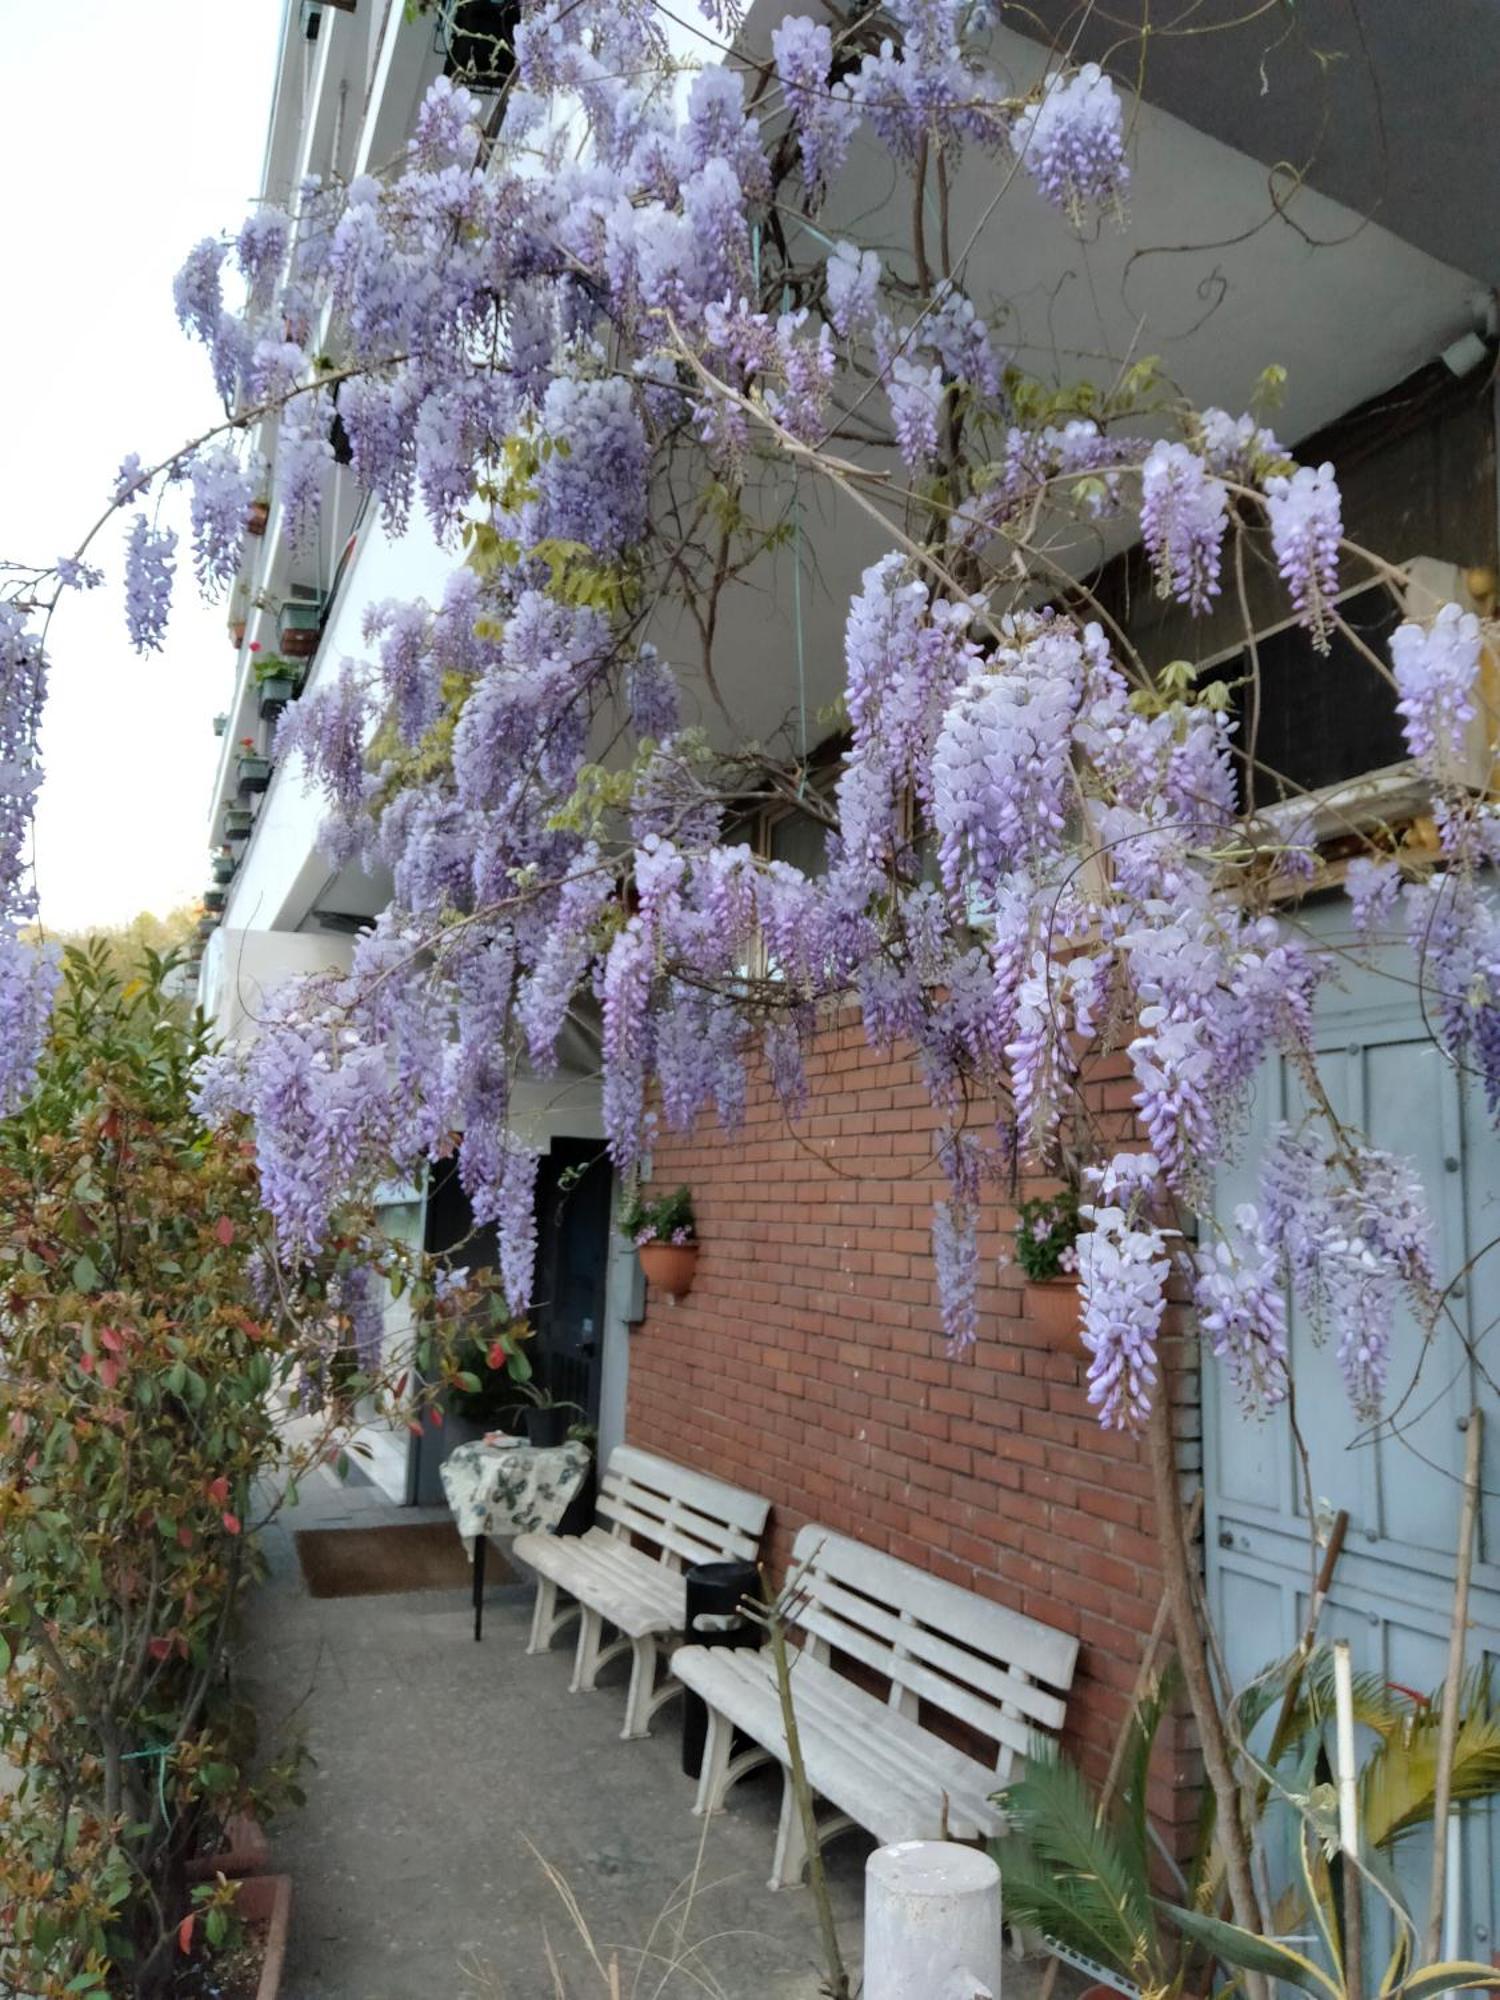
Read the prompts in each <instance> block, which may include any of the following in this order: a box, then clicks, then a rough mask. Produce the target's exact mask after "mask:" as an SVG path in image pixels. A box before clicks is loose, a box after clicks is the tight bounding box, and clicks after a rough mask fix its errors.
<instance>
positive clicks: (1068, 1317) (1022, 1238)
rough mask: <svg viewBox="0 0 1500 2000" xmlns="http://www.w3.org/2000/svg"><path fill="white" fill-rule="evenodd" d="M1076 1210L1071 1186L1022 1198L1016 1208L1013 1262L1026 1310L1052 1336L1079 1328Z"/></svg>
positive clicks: (1079, 1223)
mask: <svg viewBox="0 0 1500 2000" xmlns="http://www.w3.org/2000/svg"><path fill="white" fill-rule="evenodd" d="M1082 1227H1083V1222H1082V1218H1081V1217H1080V1215H1079V1213H1078V1190H1077V1188H1076V1187H1064V1188H1060V1189H1059V1190H1058V1192H1057V1193H1056V1194H1047V1195H1040V1196H1038V1197H1037V1198H1036V1199H1035V1200H1034V1201H1023V1202H1022V1203H1021V1205H1020V1207H1019V1208H1018V1209H1017V1210H1016V1262H1017V1263H1018V1264H1019V1265H1020V1267H1021V1271H1022V1275H1023V1276H1024V1277H1025V1280H1026V1316H1027V1318H1028V1319H1031V1320H1035V1322H1036V1323H1037V1325H1038V1326H1040V1327H1041V1328H1042V1329H1043V1330H1044V1332H1046V1333H1047V1334H1048V1335H1049V1336H1050V1337H1051V1338H1052V1339H1053V1340H1058V1341H1062V1340H1070V1339H1072V1337H1073V1336H1074V1335H1075V1334H1076V1333H1077V1332H1078V1317H1079V1305H1078V1248H1077V1245H1078V1233H1079V1231H1080V1229H1081V1228H1082Z"/></svg>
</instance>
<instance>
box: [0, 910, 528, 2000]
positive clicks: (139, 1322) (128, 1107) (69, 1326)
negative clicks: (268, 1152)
mask: <svg viewBox="0 0 1500 2000" xmlns="http://www.w3.org/2000/svg"><path fill="white" fill-rule="evenodd" d="M118 963H119V959H118V953H117V950H116V948H115V945H114V943H113V942H112V941H109V940H99V941H95V942H92V943H90V944H88V945H86V946H78V947H70V948H69V949H68V950H67V951H66V953H65V955H64V969H63V984H62V989H61V992H60V995H59V998H58V1003H57V1007H56V1010H55V1013H54V1017H53V1023H52V1030H51V1034H50V1039H49V1042H48V1045H47V1048H46V1051H45V1053H44V1056H43V1060H42V1063H41V1067H40V1071H39V1074H38V1078H37V1085H36V1089H35V1091H34V1093H33V1095H32V1097H31V1099H30V1101H29V1102H28V1104H27V1105H26V1106H25V1108H24V1109H23V1110H22V1111H20V1112H18V1113H17V1114H16V1115H15V1116H13V1117H11V1118H9V1119H6V1120H3V1121H0V1321H3V1325H4V1336H5V1337H4V1344H3V1348H0V1393H3V1403H4V1418H3V1421H0V1755H3V1757H4V1758H5V1760H6V1761H7V1762H8V1763H9V1764H10V1765H11V1766H12V1767H13V1769H14V1771H15V1773H16V1782H15V1784H14V1785H13V1786H12V1787H10V1788H9V1789H8V1790H7V1791H6V1792H5V1793H4V1795H3V1796H0V1989H3V1990H4V1991H5V1992H8V1993H17V1994H21V1993H24V1994H26V1995H27V1996H28V2000H62V1996H64V1995H77V1994H97V1995H109V1996H112V2000H159V1996H164V1995H166V1994H167V1993H169V1992H171V1991H173V1990H175V1982H176V1978H177V1973H178V1970H179V1968H180V1967H181V1966H182V1964H183V1961H184V1955H185V1953H186V1952H188V1951H189V1950H192V1951H197V1950H199V1949H201V1948H205V1947H206V1948H209V1949H213V1948H217V1947H218V1946H220V1945H222V1944H224V1943H226V1942H227V1941H229V1940H231V1938H232V1935H233V1919H232V1912H231V1907H230V1901H229V1898H228V1897H227V1896H222V1895H219V1894H217V1893H216V1892H208V1893H206V1894H200V1895H198V1896H197V1897H195V1895H194V1893H193V1891H192V1890H191V1889H190V1887H189V1885H188V1882H187V1864H188V1862H189V1861H190V1860H191V1859H192V1858H193V1857H194V1856H195V1855H198V1854H201V1853H204V1852H209V1851H212V1849H213V1847H214V1846H215V1845H216V1844H217V1841H218V1837H219V1834H220V1832H221V1830H222V1828H223V1825H224V1823H225V1822H226V1820H227V1819H228V1818H229V1817H230V1816H231V1815H234V1814H237V1813H244V1812H253V1813H254V1814H255V1815H256V1816H257V1817H258V1818H260V1819H261V1820H262V1821H263V1822H264V1820H265V1819H266V1818H267V1817H268V1816H269V1815H270V1813H271V1812H272V1811H273V1810H274V1809H275V1808H276V1807H278V1806H279V1805H281V1804H284V1803H285V1802H287V1801H289V1800H291V1801H295V1799H296V1798H297V1790H296V1760H295V1759H294V1758H284V1759H282V1760H281V1761H280V1762H270V1763H268V1762H267V1761H266V1759H265V1757H264V1755H263V1753H262V1752H261V1751H260V1749H259V1746H258V1745H257V1742H256V1733H255V1727H254V1719H253V1713H252V1711H251V1709H250V1707H249V1705H248V1704H247V1703H246V1702H245V1701H243V1700H242V1699H241V1698H240V1696H239V1694H238V1691H237V1689H236V1685H235V1680H234V1675H233V1672H232V1664H231V1658H230V1650H229V1649H230V1640H231V1637H232V1635H233V1632H234V1626H235V1620H236V1616H237V1613H238V1611H239V1608H240V1606H241V1604H242V1603H243V1601H244V1598H245V1595H246V1592H247V1591H248V1590H249V1589H250V1587H251V1586H252V1585H253V1584H254V1582H255V1581H256V1579H257V1577H258V1575H259V1574H260V1561H259V1557H258V1554H257V1549H256V1540H255V1532H254V1531H255V1529H256V1527H257V1525H259V1523H258V1521H257V1519H256V1518H255V1512H256V1510H257V1508H260V1509H263V1510H264V1509H268V1508H274V1506H275V1505H277V1504H279V1500H278V1498H277V1497H276V1496H278V1495H279V1494H280V1493H282V1492H284V1491H286V1490H287V1489H288V1487H289V1486H291V1485H292V1484H294V1482H295V1480H296V1478H297V1477H298V1476H299V1474H300V1473H301V1472H302V1471H303V1470H304V1469H306V1468H307V1467H308V1466H310V1465H311V1464H314V1463H319V1462H322V1461H323V1460H324V1459H326V1458H329V1457H331V1456H333V1455H334V1453H335V1452H336V1450H337V1448H338V1438H339V1428H338V1423H339V1412H338V1411H337V1409H336V1408H335V1407H334V1399H333V1397H332V1396H331V1394H330V1391H331V1390H332V1389H334V1388H335V1387H337V1386H342V1387H343V1388H344V1390H345V1391H346V1392H347V1393H348V1394H349V1395H351V1396H352V1395H354V1394H361V1395H366V1396H374V1397H376V1398H377V1400H378V1401H379V1402H380V1403H381V1406H382V1407H383V1408H384V1409H385V1410H386V1411H387V1412H388V1413H389V1414H392V1415H396V1414H402V1415H409V1416H410V1420H411V1421H416V1420H417V1414H418V1413H419V1411H420V1404H419V1403H418V1402H417V1401H416V1400H415V1399H406V1398H404V1395H403V1383H404V1374H403V1376H402V1377H398V1378H396V1379H395V1380H394V1381H393V1382H392V1381H387V1380H385V1379H384V1378H382V1376H381V1375H380V1372H379V1363H378V1359H367V1360H365V1361H363V1362H361V1361H360V1360H359V1359H358V1356H357V1350H356V1340H357V1334H356V1329H355V1327H354V1325H353V1323H352V1308H349V1307H348V1298H349V1296H350V1295H349V1292H348V1274H349V1272H350V1271H351V1270H352V1269H353V1268H355V1267H359V1268H361V1269H363V1270H366V1271H369V1272H371V1273H378V1274H379V1277H380V1281H381V1282H382V1283H384V1284H388V1287H389V1291H390V1293H391V1294H395V1293H397V1292H400V1293H403V1294H405V1295H406V1296H407V1297H408V1298H409V1301H410V1304H411V1307H412V1310H413V1320H414V1325H415V1327H416V1328H417V1329H418V1334H417V1339H416V1342H415V1352H416V1357H417V1367H418V1370H419V1371H420V1379H421V1380H422V1381H423V1382H424V1383H426V1384H430V1385H431V1386H430V1388H424V1389H423V1390H422V1392H421V1394H422V1396H423V1397H424V1398H425V1397H429V1396H433V1397H435V1396H436V1395H437V1394H438V1393H440V1391H441V1389H442V1388H444V1387H447V1386H448V1385H450V1384H454V1383H461V1382H462V1380H463V1373H464V1371H463V1370H462V1369H461V1368H460V1367H459V1365H458V1360H457V1353H456V1349H457V1343H458V1341H459V1340H460V1339H461V1338H462V1337H463V1335H464V1334H465V1333H466V1332H472V1330H473V1328H474V1327H475V1325H476V1324H480V1323H483V1322H482V1320H480V1319H478V1318H476V1316H477V1315H482V1316H483V1319H486V1320H487V1319H493V1320H495V1321H496V1322H498V1323H499V1324H501V1325H502V1326H508V1325H510V1324H511V1323H512V1320H513V1316H512V1315H510V1314H509V1312H508V1311H507V1310H506V1308H505V1306H504V1301H503V1298H501V1297H500V1295H499V1293H498V1290H496V1289H495V1288H494V1286H493V1284H490V1285H488V1286H486V1284H485V1283H483V1282H478V1281H476V1282H475V1283H474V1284H471V1285H457V1284H453V1283H449V1282H439V1279H438V1277H437V1276H435V1275H434V1273H433V1271H432V1269H431V1267H430V1260H428V1259H425V1258H423V1257H421V1255H420V1253H405V1252H400V1251H398V1250H397V1249H396V1248H395V1247H394V1246H385V1250H386V1251H388V1252H389V1255H388V1257H386V1259H385V1261H384V1262H383V1263H382V1262H381V1261H380V1260H381V1258H382V1255H383V1252H382V1249H381V1246H380V1244H379V1241H378V1239H377V1238H376V1237H375V1233H374V1228H373V1218H372V1216H371V1214H370V1212H369V1211H367V1210H354V1209H351V1210H348V1211H346V1212H345V1213H343V1214H342V1215H340V1216H339V1217H338V1218H337V1219H336V1221H337V1227H336V1228H335V1229H333V1230H332V1231H330V1235H329V1239H328V1241H327V1243H326V1246H325V1250H324V1252H323V1253H322V1254H321V1255H320V1257H319V1258H318V1259H317V1260H316V1261H309V1262H304V1263H302V1264H299V1265H297V1266H296V1267H294V1268H283V1267H282V1266H281V1265H280V1264H279V1263H278V1262H277V1259H276V1255H275V1244H274V1240H273V1238H272V1235H271V1230H270V1224H269V1219H268V1218H267V1216H266V1214H265V1211H264V1209H263V1208H262V1205H261V1200H260V1190H259V1185H258V1181H257V1176H256V1171H255V1165H254V1159H253V1154H252V1151H251V1148H250V1147H249V1145H248V1144H247V1142H246V1135H245V1133H244V1131H243V1129H238V1128H230V1129H228V1130H226V1131H224V1132H214V1131H210V1130H209V1129H208V1128H206V1127H205V1126H204V1125H203V1123H202V1122H201V1120H200V1119H199V1117H198V1116H197V1114H196V1112H195V1110H194V1105H193V1076H194V1071H195V1068H196V1065H197V1063H198V1061H199V1059H200V1057H201V1056H202V1055H203V1054H204V1053H205V1030H204V1026H203V1023H202V1021H201V1019H199V1020H196V1021H193V1020H189V1019H187V1018H186V1017H185V1014H184V1011H183V1010H182V1009H181V1008H180V1007H179V1006H174V1004H173V1003H172V1002H171V1000H170V999H169V998H168V996H167V992H166V990H165V982H166V981H167V980H168V978H169V975H170V974H171V973H172V972H173V970H174V969H175V967H176V965H177V963H178V960H177V958H176V957H175V956H174V955H173V954H171V953H167V954H159V953H156V952H152V951H149V950H147V951H144V952H142V953H141V954H140V955H139V957H138V960H137V965H138V968H139V969H138V970H132V971H130V972H128V973H125V974H122V972H121V971H120V970H118V969H117V968H118ZM364 1296H366V1297H367V1298H368V1297H372V1296H374V1294H372V1293H371V1292H370V1291H368V1290H367V1291H366V1293H365V1294H364ZM341 1300H343V1301H344V1304H343V1305H341V1304H340V1301H341ZM376 1303H377V1305H378V1303H379V1301H378V1298H377V1300H376ZM381 1310H382V1311H383V1308H381ZM367 1324H368V1323H367ZM502 1345H503V1340H502ZM413 1379H414V1380H415V1379H418V1377H417V1376H415V1375H414V1376H413ZM278 1397H281V1398H285V1399H286V1400H288V1401H290V1402H291V1403H292V1404H293V1405H294V1406H298V1407H300V1408H302V1409H304V1410H306V1409H308V1408H313V1409H316V1408H318V1407H319V1405H321V1406H322V1408H323V1409H324V1411H325V1413H326V1415H325V1420H324V1423H323V1426H322V1427H321V1428H316V1429H315V1430H314V1433H313V1435H312V1436H311V1437H310V1438H308V1439H307V1441H306V1442H303V1443H300V1444H295V1445H294V1444H291V1443H289V1442H288V1441H287V1439H286V1437H285V1434H284V1432H283V1430H282V1429H281V1427H280V1426H279V1424H278V1420H277V1414H276V1407H275V1402H276V1399H277V1398H278ZM260 1518H261V1519H262V1520H263V1519H264V1518H265V1515H264V1512H262V1514H261V1517H260Z"/></svg>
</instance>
